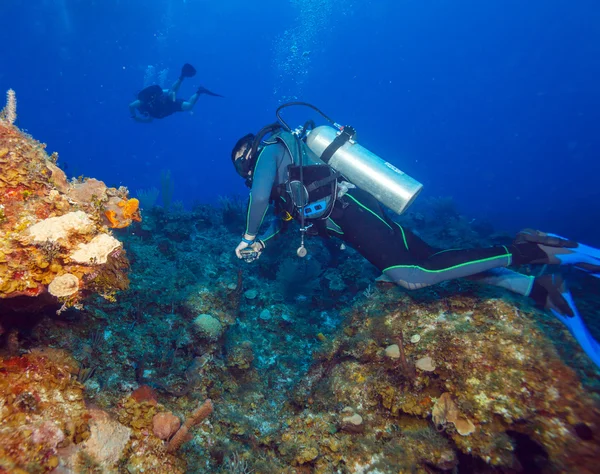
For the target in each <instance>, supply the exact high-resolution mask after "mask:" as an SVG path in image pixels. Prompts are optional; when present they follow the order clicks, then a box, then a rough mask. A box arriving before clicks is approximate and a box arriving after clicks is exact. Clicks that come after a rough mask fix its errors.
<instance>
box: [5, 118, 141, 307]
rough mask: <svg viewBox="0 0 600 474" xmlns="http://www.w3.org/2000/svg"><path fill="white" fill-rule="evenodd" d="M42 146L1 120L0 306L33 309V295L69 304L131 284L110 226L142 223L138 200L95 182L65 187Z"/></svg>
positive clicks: (62, 176) (39, 303)
mask: <svg viewBox="0 0 600 474" xmlns="http://www.w3.org/2000/svg"><path fill="white" fill-rule="evenodd" d="M44 148H45V145H43V144H42V143H39V142H37V141H36V140H34V139H33V138H31V137H30V136H28V135H26V134H25V133H23V132H21V131H20V130H19V129H18V128H16V127H15V126H13V125H11V124H9V123H8V122H6V121H1V120H0V169H1V173H0V309H19V308H22V307H24V306H29V308H31V306H32V305H31V303H30V301H29V300H30V299H31V298H35V299H36V303H37V307H40V306H45V305H47V304H56V303H58V300H57V298H63V300H62V302H63V303H65V302H66V303H68V304H74V303H75V302H77V301H78V300H79V299H81V298H82V297H84V296H86V295H87V294H90V293H100V294H102V295H104V296H111V295H113V294H114V293H115V292H116V291H117V290H121V289H125V288H126V287H127V285H128V279H127V275H126V271H127V269H128V261H127V259H126V257H125V253H124V251H123V249H122V245H121V243H120V242H119V241H118V240H117V239H116V238H115V237H114V236H112V235H111V234H110V230H109V228H116V227H125V226H126V225H129V224H130V223H131V222H132V220H139V219H140V218H139V213H138V203H137V200H135V199H128V196H127V189H126V188H119V189H115V188H108V187H107V186H106V185H105V184H104V183H102V182H101V181H98V180H95V179H80V180H73V181H72V182H69V181H68V180H67V178H66V176H65V174H64V172H63V171H62V170H61V169H60V168H59V167H58V166H57V164H56V160H57V155H56V154H53V155H52V156H48V155H47V154H46V152H45V151H44ZM17 297H21V298H17ZM26 297H30V298H26ZM26 300H27V301H26Z"/></svg>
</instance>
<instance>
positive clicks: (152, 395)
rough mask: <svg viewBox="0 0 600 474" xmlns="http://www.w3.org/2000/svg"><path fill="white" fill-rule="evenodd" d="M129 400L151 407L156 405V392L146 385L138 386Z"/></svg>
mask: <svg viewBox="0 0 600 474" xmlns="http://www.w3.org/2000/svg"><path fill="white" fill-rule="evenodd" d="M131 398H133V399H134V400H135V401H136V402H138V403H142V402H148V403H150V404H151V405H156V404H157V403H158V399H157V397H156V392H155V391H154V390H153V389H152V388H151V387H149V386H148V385H140V386H139V387H138V388H136V389H135V390H134V391H133V392H131Z"/></svg>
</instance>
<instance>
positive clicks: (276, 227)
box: [258, 217, 282, 246]
mask: <svg viewBox="0 0 600 474" xmlns="http://www.w3.org/2000/svg"><path fill="white" fill-rule="evenodd" d="M281 230H282V225H281V219H280V218H279V217H276V218H274V219H272V220H271V223H270V224H269V227H268V228H267V230H265V231H264V232H263V233H262V234H260V235H259V236H258V240H260V241H261V242H262V243H263V245H264V246H266V242H267V241H269V240H271V239H272V238H273V237H275V236H276V235H277V234H279V232H281Z"/></svg>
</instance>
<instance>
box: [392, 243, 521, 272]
mask: <svg viewBox="0 0 600 474" xmlns="http://www.w3.org/2000/svg"><path fill="white" fill-rule="evenodd" d="M503 247H504V245H503ZM504 249H505V250H506V255H496V256H495V257H489V258H482V259H480V260H473V261H471V262H465V263H461V264H459V265H454V266H452V267H448V268H443V269H441V270H428V269H427V268H423V267H420V266H419V265H393V266H391V267H387V268H384V269H383V271H384V272H387V271H389V270H393V269H394V268H417V269H419V270H421V271H423V272H426V273H443V272H447V271H450V270H454V269H456V268H462V267H466V266H468V265H475V264H477V263H485V262H491V261H493V260H496V259H497V258H506V257H508V264H507V265H506V266H509V265H510V263H511V261H512V255H511V253H510V252H509V251H508V249H507V248H506V247H504Z"/></svg>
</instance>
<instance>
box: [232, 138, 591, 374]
mask: <svg viewBox="0 0 600 474" xmlns="http://www.w3.org/2000/svg"><path fill="white" fill-rule="evenodd" d="M255 138H256V137H255V136H254V135H253V134H248V135H246V136H244V137H243V138H241V139H240V140H238V142H237V143H236V144H235V146H234V148H233V150H232V153H231V160H232V162H233V164H234V166H235V169H236V171H237V173H238V174H239V175H240V176H241V177H242V178H244V179H246V185H247V186H248V187H250V188H251V192H250V199H249V202H248V209H247V217H246V229H245V231H244V234H243V237H242V240H241V242H240V243H239V244H238V246H237V247H236V249H235V253H236V255H237V256H238V258H245V254H246V255H247V254H248V253H249V252H252V254H253V255H254V257H253V258H258V257H260V254H261V253H262V252H263V251H264V249H265V248H266V245H267V242H268V241H269V240H270V239H271V238H273V237H274V236H275V235H276V234H278V233H279V232H280V231H282V230H285V228H286V227H287V222H288V221H290V220H292V219H295V220H298V215H299V212H298V210H297V209H296V208H295V207H294V206H293V205H292V204H291V203H292V202H293V197H292V196H290V187H289V182H290V178H289V176H290V169H292V168H293V165H294V164H295V163H296V164H297V163H298V162H299V156H297V155H298V153H299V149H301V150H302V153H303V158H302V159H303V162H304V163H306V165H307V166H305V167H304V176H305V181H304V184H305V186H307V187H308V188H309V189H310V184H311V172H310V169H311V166H310V165H314V164H318V158H317V157H316V155H314V153H312V152H311V150H310V149H309V148H308V147H307V146H306V144H305V143H304V142H303V141H299V140H298V139H296V138H295V137H294V136H293V135H292V134H291V133H289V132H286V131H283V130H281V131H278V132H276V133H273V134H272V136H271V137H270V138H269V139H268V140H267V141H262V142H260V145H258V146H257V143H256V142H255ZM259 140H260V135H259ZM298 142H300V143H301V146H300V147H298V146H297V144H298ZM253 144H254V147H253ZM290 166H292V168H289V169H288V167H290ZM313 167H314V166H313ZM321 167H322V163H321ZM317 184H319V183H318V182H317ZM341 184H342V186H340V187H341V188H343V189H344V192H342V193H336V194H332V195H329V196H323V193H321V196H320V198H321V199H323V198H324V199H325V200H326V201H327V204H326V205H325V206H324V211H323V213H321V215H316V214H313V215H311V217H312V218H311V220H310V222H311V224H312V226H311V227H310V229H309V230H310V231H312V233H313V234H317V235H320V236H323V237H326V238H327V237H330V236H334V237H337V238H339V239H341V240H342V241H343V242H344V243H347V244H349V245H351V246H352V247H353V248H354V249H356V250H357V251H358V252H359V253H360V254H361V255H362V256H363V257H365V258H366V259H367V260H368V261H369V262H371V263H372V264H373V265H375V266H376V267H377V268H378V269H379V270H380V271H381V272H382V273H383V277H384V278H385V279H386V280H387V281H391V282H394V283H396V284H398V285H400V286H402V287H404V288H407V289H418V288H423V287H426V286H429V285H434V284H437V283H440V282H442V281H446V280H451V279H455V278H469V279H472V280H475V281H478V282H480V283H486V284H491V285H495V286H499V287H502V288H505V289H508V290H510V291H512V292H514V293H517V294H520V295H523V296H528V297H530V298H532V299H533V300H534V302H535V303H536V305H537V306H538V307H541V308H545V309H548V310H550V311H551V312H552V313H553V314H554V315H555V316H557V317H558V318H559V319H560V320H561V321H563V323H565V324H566V325H567V326H568V327H569V329H570V330H571V332H572V333H573V335H574V336H575V338H576V339H577V341H578V342H579V344H580V345H581V347H582V348H583V349H584V350H585V352H586V353H587V354H588V355H589V356H590V357H591V358H592V360H593V361H594V362H595V363H596V364H597V365H598V366H599V367H600V345H599V344H598V342H597V341H595V340H594V339H593V337H592V336H591V335H590V333H589V332H588V331H587V329H586V328H585V325H584V324H583V320H582V319H581V317H580V315H579V313H578V312H577V308H576V306H575V304H574V303H573V300H572V298H571V295H570V293H569V292H568V291H567V289H566V286H565V283H564V281H563V279H562V277H561V276H560V275H559V274H545V275H542V276H538V277H533V276H529V275H524V274H521V273H518V272H515V271H512V270H509V269H508V268H507V267H509V266H511V265H516V266H518V265H524V264H556V265H561V264H568V265H573V266H575V267H576V268H578V269H580V270H582V271H585V272H587V273H590V274H592V276H595V277H599V276H600V250H598V249H593V248H591V247H588V246H585V245H582V244H579V243H577V242H574V241H571V240H568V239H565V238H562V237H559V236H556V235H553V234H546V233H543V232H539V231H534V230H529V229H528V230H525V231H522V232H520V233H519V234H517V237H516V239H515V240H514V241H513V243H512V245H509V246H497V247H490V248H473V249H446V250H443V249H436V248H433V247H431V246H430V245H428V244H427V243H425V242H424V241H423V240H422V239H421V238H419V237H418V236H417V235H415V234H414V233H413V232H411V231H410V230H409V229H407V228H404V227H403V226H401V225H400V224H398V223H397V222H394V221H393V220H391V219H390V218H389V217H388V216H387V215H386V214H385V212H384V210H383V207H382V206H381V204H380V203H379V202H378V201H377V200H376V199H375V198H374V197H373V196H372V195H370V194H369V193H367V192H365V191H363V190H361V189H358V188H356V187H354V186H353V185H351V184H349V183H346V185H348V184H349V186H346V187H344V186H343V184H344V183H341ZM325 188H327V186H325ZM314 189H316V188H315V187H313V190H314ZM332 189H338V188H335V187H334V188H332ZM270 202H273V203H274V206H275V214H276V215H277V216H278V218H277V219H275V220H274V221H273V222H272V223H271V225H270V226H269V228H268V229H267V230H266V231H265V232H264V233H263V234H261V235H260V236H258V233H259V229H260V227H261V224H262V221H263V218H264V216H265V214H266V212H267V208H268V207H269V204H270Z"/></svg>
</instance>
